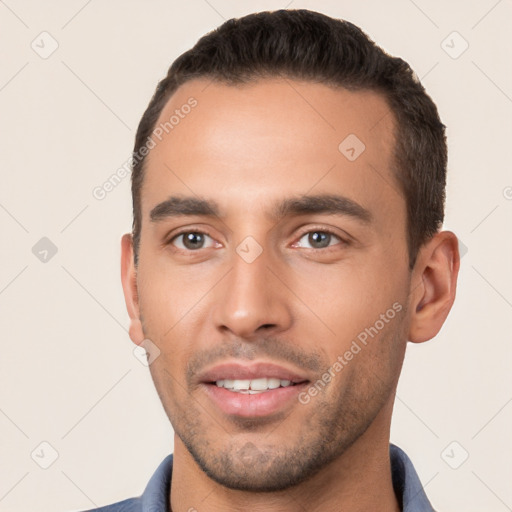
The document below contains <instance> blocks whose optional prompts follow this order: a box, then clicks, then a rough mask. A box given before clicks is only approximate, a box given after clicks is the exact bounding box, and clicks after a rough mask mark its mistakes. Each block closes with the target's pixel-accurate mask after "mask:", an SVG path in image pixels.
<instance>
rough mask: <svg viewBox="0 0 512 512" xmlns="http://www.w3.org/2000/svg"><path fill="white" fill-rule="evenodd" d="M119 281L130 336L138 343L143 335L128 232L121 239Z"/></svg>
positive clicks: (135, 272)
mask: <svg viewBox="0 0 512 512" xmlns="http://www.w3.org/2000/svg"><path fill="white" fill-rule="evenodd" d="M121 281H122V283H123V292H124V300H125V302H126V309H127V311H128V315H129V316H130V330H129V333H130V338H131V340H132V341H133V342H134V343H135V344H136V345H140V344H141V343H142V342H143V341H144V338H145V336H144V332H143V330H142V323H141V321H140V312H139V294H138V292H137V269H136V268H135V261H134V258H133V238H132V235H131V234H129V233H127V234H126V235H123V238H122V239H121Z"/></svg>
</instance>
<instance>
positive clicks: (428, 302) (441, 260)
mask: <svg viewBox="0 0 512 512" xmlns="http://www.w3.org/2000/svg"><path fill="white" fill-rule="evenodd" d="M459 266H460V256H459V242H458V239H457V237H456V236H455V234H454V233H452V232H451V231H441V232H439V233H436V234H435V235H434V236H433V237H432V239H431V240H429V241H428V242H427V243H426V244H425V245H423V246H422V247H421V248H420V250H419V252H418V257H417V259H416V264H415V265H414V269H413V278H412V280H411V287H412V289H411V302H410V308H409V311H410V315H411V322H410V327H409V336H408V340H409V341H412V342H414V343H421V342H423V341H427V340H430V339H431V338H433V337H434V336H435V335H436V334H437V333H438V332H439V331H440V329H441V327H442V325H443V323H444V321H445V320H446V317H447V316H448V313H449V312H450V309H451V308H452V305H453V301H454V300H455V289H456V287H457V275H458V273H459Z"/></svg>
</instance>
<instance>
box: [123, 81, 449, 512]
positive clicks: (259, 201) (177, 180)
mask: <svg viewBox="0 0 512 512" xmlns="http://www.w3.org/2000/svg"><path fill="white" fill-rule="evenodd" d="M190 97H194V98H195V99H196V100H197V106H196V107H195V108H194V109H193V110H192V111H191V112H190V113H189V114H187V116H186V117H185V118H184V119H181V120H180V123H179V124H177V125H176V126H174V128H173V129H172V131H170V132H169V134H168V135H166V136H165V137H163V138H162V140H161V141H157V144H156V147H154V149H152V150H151V152H150V154H149V156H148V160H147V162H146V174H145V177H144V184H143V189H142V235H141V244H140V250H139V264H138V268H137V269H136V268H135V266H134V262H133V247H132V239H131V236H130V235H125V236H124V237H123V240H122V280H123V288H124V292H125V298H126V304H127V308H128V312H129V315H130V319H131V325H130V337H131V339H132V341H133V342H134V343H136V344H140V343H141V342H142V341H143V340H144V339H146V338H147V339H150V340H151V341H152V342H153V343H154V344H155V345H156V346H157V347H158V348H159V350H160V355H159V357H158V358H157V359H156V360H155V361H154V362H153V363H152V364H151V366H150V370H151V375H152V378H153V380H154V382H155V386H156V389H157V391H158V393H159V396H160V399H161V400H162V403H163V406H164V409H165V411H166V413H167V415H168V416H169V419H170V421H171V423H172V425H173V428H174V431H175V436H174V437H175V441H174V466H173V477H172V486H171V497H170V500H171V501H170V503H171V507H172V510H173V511H174V512H184V511H190V510H197V511H198V512H209V511H223V512H224V511H251V512H258V511H265V512H274V511H280V512H287V511H290V512H292V511H293V512H296V511H300V510H307V511H308V512H314V511H320V510H322V511H323V512H326V511H340V510H342V511H344V512H356V511H367V510H381V511H386V512H388V511H389V512H391V511H393V512H396V511H398V510H400V508H399V504H398V502H397V499H396V496H395V494H394V491H393V486H392V481H391V471H390V461H389V429H390V423H391V414H392V409H393V401H394V393H395V390H396V385H397V381H398V377H399V374H400V370H401V366H402V361H403V357H404V353H405V348H406V344H407V341H412V342H423V341H426V340H428V339H430V338H432V337H433V336H435V335H436V334H437V332H438V331H439V330H440V328H441V326H442V325H443V322H444V320H445V319H446V316H447V315H448V312H449V310H450V308H451V306H452V303H453V300H454V298H455V288H456V279H457V272H458V268H459V255H458V248H457V238H456V236H455V235H454V234H453V233H451V232H447V231H443V232H439V233H437V234H436V235H435V236H434V237H433V238H432V239H431V240H429V241H428V242H427V243H426V244H424V245H423V246H422V248H421V249H420V252H419V254H418V258H417V261H416V264H415V266H414V268H413V270H412V272H411V271H410V269H409V266H408V252H407V240H406V205H405V199H404V197H403V195H402V194H401V192H400V189H399V186H398V184H397V182H396V179H395V177H394V175H393V171H392V165H393V162H392V150H393V144H394V135H393V133H394V132H393V130H394V117H393V115H392V114H390V113H389V109H388V107H387V104H386V102H385V100H384V99H383V98H382V97H381V96H380V95H378V94H376V93H373V92H356V93H353V92H348V91H345V90H341V89H331V88H328V87H326V86H323V85H319V84H312V83H304V82H297V81H290V80H277V79H276V80H265V81H259V82H257V83H253V84H251V85H245V86H242V87H233V86H226V85H221V84H215V83H209V82H207V81H204V80H197V81H193V82H189V83H187V84H185V85H183V86H182V87H181V88H180V89H179V90H178V91H177V92H176V93H175V94H174V95H173V96H172V98H171V99H170V100H169V102H168V104H167V105H166V107H165V109H164V111H163V112H162V115H161V116H160V120H159V123H160V122H165V121H166V120H168V119H169V118H170V116H171V115H172V114H173V113H174V111H175V110H176V109H180V108H181V107H182V105H184V104H185V103H187V100H188V99H189V98H190ZM159 123H157V124H159ZM349 134H355V135H356V136H357V137H358V138H359V139H360V140H361V141H363V142H364V144H365V146H366V148H365V150H364V151H363V152H362V153H361V154H360V155H359V156H358V158H356V159H355V160H354V161H350V160H349V159H347V158H346V156H344V154H342V152H341V151H340V150H339V149H338V146H339V144H340V142H342V141H343V140H344V139H345V138H346V137H347V136H348V135H349ZM333 195H336V196H343V198H345V199H348V200H350V203H349V202H348V201H345V202H343V205H342V206H343V208H342V210H343V211H341V210H338V211H333V210H330V211H312V210H311V204H318V203H319V202H320V201H321V199H322V198H325V197H326V196H328V197H330V198H332V196H333ZM305 196H308V197H309V196H312V197H314V199H313V200H312V201H310V202H309V203H308V205H306V206H309V208H306V207H305V206H304V204H303V205H302V210H300V211H299V210H298V209H297V208H295V209H294V208H288V209H287V210H286V212H284V211H283V208H281V209H279V207H278V206H279V205H280V206H281V207H282V206H283V202H284V201H286V200H292V199H297V198H304V197H305ZM171 197H173V198H178V199H179V198H181V199H183V198H191V199H202V200H208V201H210V203H209V204H210V205H212V204H213V203H215V206H216V207H217V209H218V211H217V212H215V215H211V214H210V215H209V214H208V212H200V211H188V212H187V213H186V214H183V212H182V214H180V215H169V208H167V209H165V208H163V207H162V206H161V207H159V209H156V210H155V207H157V205H161V204H162V203H164V202H165V201H167V200H168V199H169V198H171ZM176 204H178V202H177V201H176V200H175V201H174V202H173V203H172V205H174V206H176ZM348 204H350V207H349V208H347V205H348ZM354 204H356V207H354ZM337 205H338V206H339V202H338V203H337ZM357 205H358V206H359V207H360V208H359V209H358V207H357ZM167 206H169V205H167ZM195 206H197V205H195ZM288 206H290V202H289V201H288ZM152 211H153V218H152V216H151V212H152ZM155 212H159V213H158V214H156V213H155ZM279 212H280V213H281V215H279ZM165 213H167V215H166V214H165ZM184 233H188V235H185V236H184ZM193 233H196V235H194V234H193ZM197 233H199V235H197ZM249 236H250V237H252V238H251V239H250V240H249V242H248V241H247V239H246V237H249ZM190 242H192V243H190ZM242 242H243V243H242ZM241 243H242V244H241ZM240 244H241V245H240ZM237 247H238V249H239V250H238V252H237ZM240 249H241V250H240ZM260 250H261V253H259V252H260ZM250 256H256V257H255V258H254V259H253V260H251V258H250ZM249 260H251V261H249ZM391 310H393V311H392V312H390V311H391ZM372 326H373V329H374V331H376V333H375V334H374V335H373V336H372V337H369V338H368V343H367V344H365V345H362V344H361V343H359V345H360V351H358V352H357V353H356V354H355V355H353V356H352V357H350V356H347V357H345V356H344V354H346V353H347V351H350V349H351V347H353V342H354V340H357V339H358V335H360V334H361V333H363V332H366V331H365V329H368V328H370V327H372ZM372 332H373V331H372ZM340 356H342V357H343V358H344V359H343V360H344V361H345V362H346V364H343V365H342V369H341V370H340V369H338V370H336V369H333V368H334V367H333V365H334V363H335V362H336V361H339V357H340ZM347 359H349V360H347ZM226 362H229V363H237V364H239V365H241V366H244V367H250V368H254V365H256V364H258V363H261V364H263V363H274V364H276V365H278V366H279V367H280V368H281V369H283V371H286V372H291V373H293V374H294V375H297V376H299V377H300V379H298V380H300V382H299V383H297V385H296V386H294V387H293V389H291V392H290V397H291V398H287V399H283V400H281V401H280V402H279V403H278V405H277V406H276V407H274V408H271V409H269V410H267V409H265V406H263V405H261V403H262V402H261V396H263V394H255V395H243V396H244V397H245V398H243V400H242V401H243V404H245V405H242V407H241V409H240V410H239V411H238V410H237V411H235V412H233V409H232V408H231V409H229V410H228V411H226V410H225V409H224V408H223V405H222V404H219V400H220V402H223V401H224V397H226V396H228V397H231V396H232V395H237V396H238V397H240V394H238V393H235V392H230V391H226V390H221V395H219V394H218V389H219V388H218V387H217V386H215V383H211V382H205V380H204V378H206V377H205V375H210V376H211V375H212V374H211V373H208V372H210V370H212V369H215V367H216V366H217V365H219V364H221V363H226ZM329 368H330V369H331V370H330V375H331V378H330V380H329V379H325V377H323V376H324V375H325V374H326V372H327V373H329V372H328V370H329ZM260 373H264V371H263V370H261V371H260ZM262 376H264V375H262ZM322 378H324V380H329V382H328V384H327V385H326V386H324V387H322V388H321V390H320V391H318V390H317V392H316V393H315V392H311V391H310V390H311V389H312V388H311V386H312V385H313V384H314V383H315V382H317V381H318V380H319V379H320V380H322ZM301 379H302V380H301ZM215 380H216V379H215ZM295 390H297V392H296V393H295ZM280 391H282V390H280ZM288 391H290V389H289V390H288ZM299 391H301V392H302V395H301V396H302V398H303V400H299V399H298V398H299V397H298V392H299ZM222 393H224V394H222ZM265 393H273V391H272V392H265ZM293 393H295V394H293ZM215 396H216V397H217V398H215ZM219 396H220V398H219ZM268 396H270V395H268ZM308 396H309V399H308V400H305V399H304V397H306V398H307V397H308ZM251 397H256V398H254V399H253V398H251ZM258 397H260V398H258ZM225 401H227V402H229V401H231V398H226V399H225ZM230 403H231V402H230ZM237 403H238V402H237ZM235 409H236V407H235Z"/></svg>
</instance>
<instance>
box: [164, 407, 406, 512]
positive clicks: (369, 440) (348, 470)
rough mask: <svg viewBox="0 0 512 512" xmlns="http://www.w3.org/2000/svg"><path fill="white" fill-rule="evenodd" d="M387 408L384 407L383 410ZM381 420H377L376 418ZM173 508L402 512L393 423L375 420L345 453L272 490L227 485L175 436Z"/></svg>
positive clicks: (177, 511)
mask: <svg viewBox="0 0 512 512" xmlns="http://www.w3.org/2000/svg"><path fill="white" fill-rule="evenodd" d="M381 412H382V411H381ZM376 420H377V419H376ZM171 509H172V512H219V511H222V512H234V511H236V512H245V511H247V512H249V511H250V512H260V511H261V512H263V511H265V512H277V511H279V512H296V511H297V510H299V509H300V510H308V512H320V511H322V512H330V511H332V512H334V511H336V512H337V511H339V510H343V511H344V512H363V511H368V510H379V511H381V512H400V507H399V504H398V502H397V499H396V496H395V493H394V490H393V484H392V479H391V464H390V458H389V426H388V427H387V428H384V429H383V428H382V425H378V420H377V422H374V423H373V424H372V425H371V426H370V428H369V429H368V430H367V431H366V432H365V433H364V434H363V435H362V436H361V437H360V438H359V439H358V440H357V441H356V442H355V443H354V444H353V445H352V446H351V447H350V448H349V449H347V450H346V451H345V452H344V453H343V455H342V456H341V457H339V458H338V459H336V460H334V461H333V462H331V463H330V464H328V465H327V466H325V467H324V468H322V469H321V470H320V471H319V472H318V473H317V474H315V475H314V476H313V477H312V478H310V479H309V480H307V481H305V482H303V483H301V484H299V485H297V486H295V487H292V488H289V489H286V490H283V491H277V492H268V493H256V492H246V491H238V490H232V489H228V488H226V487H224V486H222V485H220V484H218V483H216V482H214V481H213V480H212V479H210V478H209V477H208V476H207V475H206V474H205V473H204V472H203V471H202V470H201V468H199V466H198V465H197V464H196V462H195V461H194V459H193V458H192V456H191V455H190V453H189V452H188V450H187V449H186V448H185V446H184V445H183V444H182V442H181V440H180V439H179V438H178V437H177V436H175V446H174V464H173V476H172V483H171Z"/></svg>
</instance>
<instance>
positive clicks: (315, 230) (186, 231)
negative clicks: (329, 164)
mask: <svg viewBox="0 0 512 512" xmlns="http://www.w3.org/2000/svg"><path fill="white" fill-rule="evenodd" d="M189 233H196V234H200V235H206V236H208V237H210V238H211V239H212V240H214V241H215V238H214V237H213V236H211V235H210V234H209V233H208V232H207V231H201V230H194V229H184V230H183V231H180V232H178V233H175V234H174V235H173V236H172V237H171V238H170V239H169V241H168V242H167V243H166V244H165V245H173V242H174V241H175V240H176V239H177V238H178V237H180V236H182V235H186V234H189ZM309 233H327V234H329V235H331V236H333V237H335V238H337V239H338V240H339V243H337V244H334V245H333V246H331V245H328V246H327V247H322V248H319V249H317V248H314V247H304V248H303V249H308V250H310V251H322V252H328V251H330V250H332V248H333V247H335V246H337V245H343V246H347V245H350V241H349V240H347V239H345V238H342V237H341V236H340V235H339V234H338V233H335V232H334V230H331V229H329V228H323V227H322V228H309V229H308V230H307V231H304V232H302V233H301V234H300V235H299V236H298V237H297V238H296V241H295V242H293V244H296V243H298V242H299V241H300V240H301V239H302V238H303V237H304V236H305V235H308V234H309ZM175 249H176V250H177V251H185V252H188V253H194V252H199V251H200V249H196V250H192V249H181V248H179V247H175ZM206 249H209V247H206Z"/></svg>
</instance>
